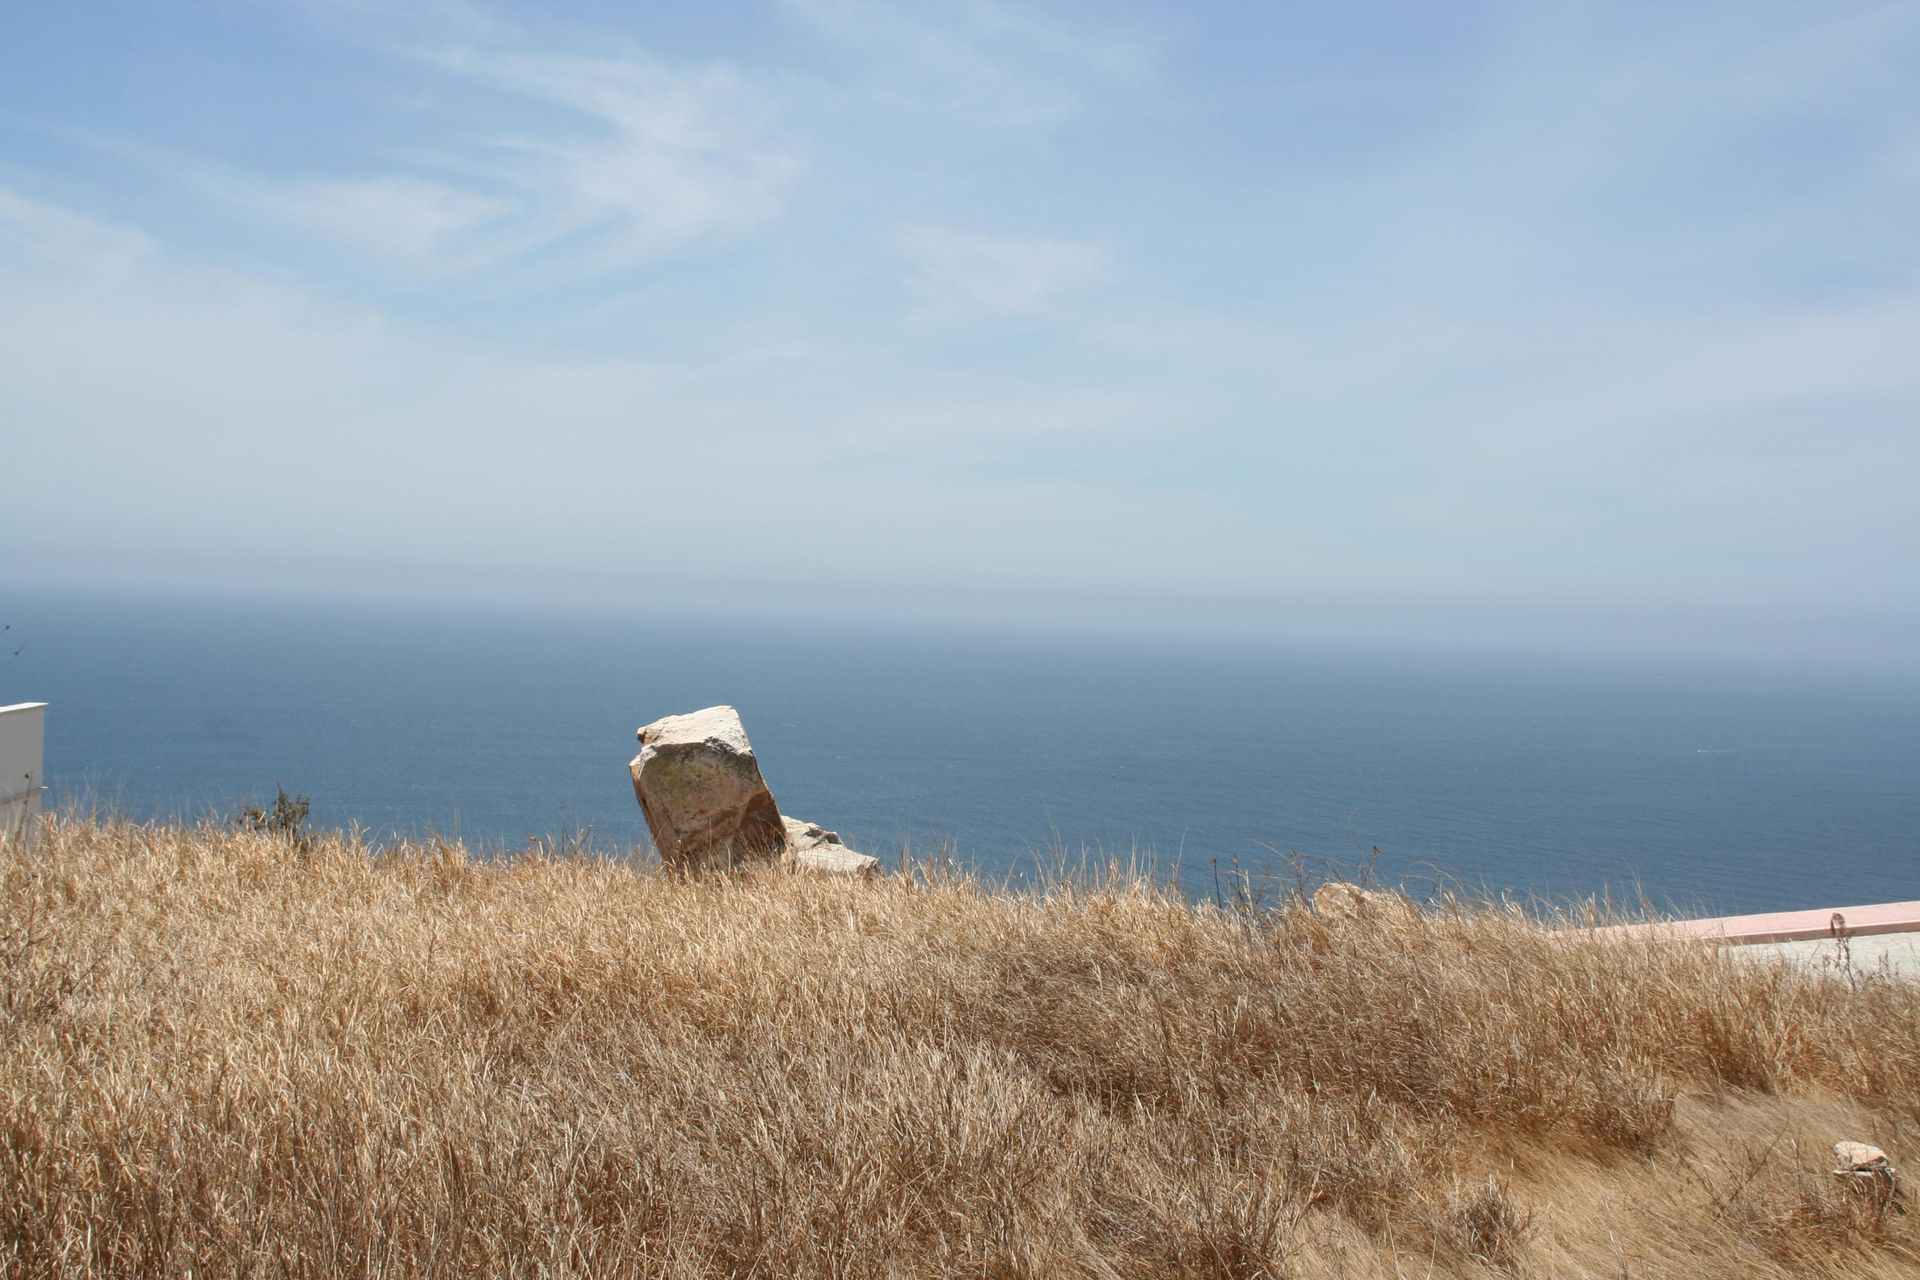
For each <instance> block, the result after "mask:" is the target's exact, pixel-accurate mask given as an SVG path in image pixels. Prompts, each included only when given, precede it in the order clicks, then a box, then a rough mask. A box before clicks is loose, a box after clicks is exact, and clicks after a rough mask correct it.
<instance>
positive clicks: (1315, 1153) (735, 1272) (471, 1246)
mask: <svg viewBox="0 0 1920 1280" xmlns="http://www.w3.org/2000/svg"><path fill="white" fill-rule="evenodd" d="M0 874H3V875H4V881H3V883H0V903H3V904H4V907H3V910H4V919H0V982H3V983H4V990H3V994H0V1273H4V1274H5V1275H6V1276H9V1277H34V1276H84V1275H96V1276H167V1277H173V1276H193V1277H196V1278H197V1280H200V1278H207V1277H222V1276H252V1277H265V1276H366V1277H376V1276H380V1277H411V1276H434V1275H438V1276H474V1275H500V1276H595V1277H601V1276H627V1275H635V1276H654V1275H659V1276H695V1275H699V1276H822V1277H836V1276H915V1277H918V1276H973V1275H979V1276H996V1277H1012V1276H1034V1277H1054V1276H1060V1277H1076V1276H1087V1277H1094V1276H1101V1277H1106V1276H1127V1277H1133V1276H1138V1277H1159V1276H1240V1277H1253V1276H1353V1277H1396V1276H1407V1277H1426V1276H1454V1275H1525V1276H1596V1277H1643V1276H1644V1277H1651V1276H1688V1277H1735V1276H1738V1277H1766V1276H1779V1277H1787V1276H1842V1275H1847V1276H1863V1275H1874V1276H1886V1275H1920V1229H1917V1228H1916V1222H1917V1220H1920V1206H1914V1207H1915V1208H1916V1212H1913V1213H1910V1212H1908V1211H1907V1210H1908V1208H1909V1207H1910V1202H1909V1201H1907V1200H1905V1199H1904V1198H1899V1197H1896V1198H1895V1199H1894V1200H1893V1201H1892V1202H1891V1203H1889V1202H1888V1201H1887V1200H1885V1199H1884V1198H1881V1197H1878V1196H1876V1195H1875V1194H1874V1193H1872V1192H1871V1191H1866V1190H1858V1189H1856V1188H1854V1187H1852V1186H1849V1185H1846V1184H1843V1183H1842V1182H1840V1181H1839V1180H1837V1179H1835V1178H1834V1177H1832V1176H1831V1175H1830V1174H1829V1173H1828V1172H1827V1170H1828V1169H1829V1168H1830V1167H1831V1160H1832V1157H1831V1152H1830V1148H1831V1145H1832V1143H1833V1142H1834V1141H1835V1140H1837V1139H1841V1138H1854V1139H1860V1140H1864V1141H1867V1142H1872V1143H1874V1144H1876V1145H1879V1146H1881V1147H1884V1148H1886V1150H1887V1151H1888V1152H1889V1153H1890V1154H1891V1155H1892V1156H1893V1158H1894V1161H1895V1163H1896V1164H1898V1163H1899V1162H1900V1161H1901V1160H1902V1158H1903V1157H1909V1158H1912V1159H1914V1160H1915V1161H1916V1166H1915V1167H1916V1169H1917V1170H1920V990H1916V988H1915V987H1914V986H1913V985H1910V984H1904V983H1902V982H1899V981H1896V980H1892V979H1889V978H1887V977H1885V976H1884V975H1874V974H1857V973H1849V972H1844V971H1841V972H1827V973H1819V972H1812V971H1808V970H1805V969H1802V970H1788V969H1781V968H1772V967H1767V966H1764V965H1754V964H1750V963H1745V962H1741V961H1738V960H1735V959H1730V958H1728V957H1726V956H1724V955H1720V954H1716V953H1714V952H1712V951H1709V950H1706V949H1703V948H1700V947H1697V946H1690V945H1686V944H1681V943H1660V942H1654V941H1637V942H1632V943H1613V944H1607V943H1601V942H1596V941H1593V940H1591V939H1583V938H1581V937H1579V936H1578V935H1577V934H1574V935H1568V934H1560V935H1557V936H1556V935H1555V934H1552V933H1549V932H1547V931H1545V930H1543V929H1541V928H1539V927H1538V926H1537V925H1536V924H1534V923H1532V922H1530V921H1528V920H1527V919H1526V918H1525V917H1523V916H1521V915H1520V914H1518V913H1517V912H1513V911H1510V910H1504V909H1500V908H1497V907H1493V906H1487V905H1479V906H1475V905H1471V904H1460V903H1444V904H1441V905H1440V906H1439V907H1437V908H1434V909H1430V910H1428V911H1427V912H1425V913H1423V914H1420V915H1419V916H1417V917H1413V918H1401V917H1400V916H1398V915H1397V914H1396V913H1394V912H1381V911H1376V912H1374V913H1372V914H1371V915H1368V916H1365V917H1362V918H1358V919H1351V920H1346V921H1336V920H1327V919H1323V918H1321V917H1318V916H1316V915H1314V914H1313V912H1312V911H1311V910H1310V909H1309V908H1308V906H1307V905H1306V904H1304V903H1303V902H1301V901H1299V900H1297V899H1290V900H1283V901H1278V902H1276V903H1274V904H1271V905H1270V906H1269V907H1266V908H1263V909H1260V910H1239V911H1236V910H1231V909H1221V908H1218V907H1211V906H1202V907H1198V908H1196V907H1193V906H1190V905H1188V904H1186V903H1184V902H1182V901H1181V900H1179V899H1177V898H1176V897H1174V896H1172V895H1170V894H1168V893H1166V892H1165V891H1162V890H1158V889H1155V888H1154V887H1152V886H1151V885H1148V884H1143V883H1140V882H1137V881H1136V882H1130V881H1128V880H1126V879H1125V878H1113V879H1110V880H1108V881H1107V882H1106V883H1104V884H1091V883H1088V882H1087V881H1086V880H1085V879H1082V880H1080V881H1079V882H1072V881H1062V882H1060V883H1058V884H1055V885H1054V886H1052V887H1051V888H1049V889H1046V890H1042V891H1035V892H1032V893H1027V894H1020V895H1015V894H1007V893H996V892H993V891H991V890H990V889H988V888H985V887H983V886H981V885H979V884H977V883H974V882H972V881H970V880H968V879H967V878H965V877H963V876H954V875H941V874H930V873H927V872H924V871H923V872H920V873H916V874H896V875H893V876H889V877H887V878H885V879H883V880H882V881H880V882H878V883H855V882H849V881H834V880H822V879H814V878H801V877H798V876H794V875H791V874H784V873H777V872H762V873H755V874H751V875H745V876H740V877H734V878H721V879H710V880H705V881H693V880H687V879H683V878H678V877H674V876H669V875H664V874H661V873H659V872H657V871H654V870H649V869H647V868H645V867H636V866H632V865H628V864H623V863H620V862H616V861H608V860H601V861H594V860H588V859H570V858H558V857H538V856H528V857H524V858H519V859H515V860H511V861H506V862H498V863H485V862H479V861H472V860H469V858H468V857H467V856H465V854H464V853H463V852H462V851H461V850H460V849H458V848H457V847H448V846H439V847H407V848H396V849H390V850H385V851H381V852H377V853H372V854H370V853H369V851H368V850H367V849H365V848H364V847H361V846H359V845H358V844H356V843H355V842H354V841H353V840H352V839H351V838H349V837H343V836H332V837H322V838H320V839H318V840H317V841H316V842H314V843H313V844H312V845H311V846H309V847H301V846H299V845H296V844H295V843H292V842H290V841H288V840H287V839H285V838H284V837H278V836H274V835H271V834H263V833H255V832H235V831H228V830H224V829H221V828H217V827H212V826H202V827H197V828H192V827H177V826H140V825H131V824H125V823H118V822H105V821H93V820H89V819H85V818H78V817H66V818H61V819H56V820H54V821H52V822H50V823H48V824H47V826H46V827H45V829H44V830H43V832H42V837H41V839H40V841H39V843H38V846H37V847H36V849H35V850H34V851H33V852H31V853H27V852H23V851H22V850H21V849H19V848H18V847H8V848H6V849H4V850H0Z"/></svg>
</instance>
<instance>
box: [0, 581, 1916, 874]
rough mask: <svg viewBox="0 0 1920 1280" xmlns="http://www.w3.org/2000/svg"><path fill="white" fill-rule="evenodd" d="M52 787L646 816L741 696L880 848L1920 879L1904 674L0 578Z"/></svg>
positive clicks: (226, 811) (539, 836) (813, 802)
mask: <svg viewBox="0 0 1920 1280" xmlns="http://www.w3.org/2000/svg"><path fill="white" fill-rule="evenodd" d="M0 607H4V608H5V609H6V610H7V616H6V617H5V618H0V621H9V622H11V623H12V625H13V627H14V630H13V632H11V633H10V636H12V637H14V638H16V639H17V640H18V641H19V642H21V643H24V645H25V648H24V650H23V651H22V653H21V654H20V656H19V657H18V658H17V659H15V660H14V661H13V662H12V663H11V664H10V665H8V666H7V667H6V668H5V669H4V670H0V703H5V702H14V701H28V700H33V701H46V702H48V703H50V704H51V706H50V709H49V712H48V717H47V743H46V770H47V779H48V782H49V785H50V786H51V788H52V797H51V799H52V802H53V803H54V804H56V805H60V804H79V805H82V806H88V807H95V808H100V809H110V810H114V811H117V812H120V813H124V814H127V815H130V816H134V817H138V818H199V817H207V816H212V817H221V816H225V815H230V814H232V813H233V812H234V811H235V810H236V809H237V808H238V806H239V805H241V804H243V803H247V802H254V803H258V802H262V801H267V800H270V799H271V798H272V796H273V794H274V791H275V788H276V786H284V787H285V788H286V789H287V790H288V791H289V792H293V793H303V794H307V795H309V796H311V797H312V802H313V817H312V822H313V823H314V824H316V825H322V826H344V825H346V824H349V823H353V822H357V823H359V824H361V825H362V826H363V827H364V828H365V829H366V831H367V833H368V835H369V837H370V838H372V839H375V840H385V839H390V838H392V837H394V836H396V835H419V834H427V833H436V832H437V833H441V834H446V835H456V836H458V837H460V838H462V839H464V840H465V841H466V842H467V843H468V844H469V846H470V847H473V848H476V849H481V850H485V851H489V852H499V851H510V850H514V849H519V848H523V847H525V846H526V845H527V844H528V842H529V841H532V840H557V841H559V842H562V843H565V842H567V841H569V840H572V841H574V842H579V841H581V840H583V839H584V840H586V841H588V842H590V843H591V845H592V846H593V847H595V848H599V849H605V850H613V851H629V850H631V849H633V848H634V847H635V846H636V845H637V844H639V843H640V842H642V841H643V840H644V839H645V837H646V831H645V826H644V823H643V822H642V821H641V818H640V812H639V809H638V807H637V805H636V804H635V802H634V798H633V791H632V787H631V784H630V782H629V780H628V776H627V771H626V765H627V761H628V759H629V758H630V757H631V756H632V755H633V754H634V752H635V750H636V749H637V748H636V744H635V742H634V731H635V729H636V728H637V727H638V726H639V725H640V724H642V723H645V722H647V721H649V720H652V719H655V718H656V717H659V716H662V715H667V714H671V713H675V712H681V711H688V710H692V709H694V708H697V707H702V706H708V705H712V704H714V703H722V702H724V703H731V704H733V705H734V706H736V707H738V708H739V710H740V713H741V715H742V717H743V719H744V721H745V723H746V726H747V730H748V732H749V734H750V735H751V737H752V739H753V742H754V745H755V748H756V750H757V751H758V753H759V756H760V760H761V767H762V769H763V771H764V772H765V774H766V777H767V780H768V782H769V784H770V785H771V786H772V788H773V791H774V794H775V796H776V797H777V798H778V800H779V801H780V805H781V808H782V809H783V810H784V811H785V812H787V813H789V814H793V815H796V816H799V817H803V818H806V819H809V820H811V821H815V822H819V823H821V824H823V825H825V826H828V827H831V828H833V829H835V830H838V831H839V832H841V834H842V835H843V836H844V837H845V838H846V839H847V841H848V842H849V843H850V844H852V845H854V846H855V847H857V848H860V849H863V850H865V851H867V852H871V853H876V854H878V855H880V856H881V857H882V858H883V859H887V860H891V859H892V858H893V857H894V856H895V855H897V854H898V853H899V852H900V851H901V850H902V849H903V848H905V849H909V850H911V851H915V852H919V853H933V852H936V851H939V850H947V851H950V852H951V853H953V854H954V855H956V856H957V857H958V858H959V859H960V860H961V861H962V862H966V863H971V864H973V865H975V866H977V867H978V868H979V869H980V870H981V871H982V872H984V873H985V874H987V875H989V876H993V877H1009V878H1013V879H1016V880H1017V879H1018V878H1019V877H1021V876H1023V875H1025V874H1028V873H1030V872H1031V871H1032V870H1033V869H1034V868H1036V867H1038V866H1042V865H1051V864H1053V863H1054V862H1056V861H1057V860H1058V859H1060V858H1062V857H1065V858H1066V859H1067V860H1068V861H1070V862H1074V861H1078V860H1079V859H1080V858H1081V857H1082V855H1085V856H1087V857H1089V858H1091V859H1092V860H1095V861H1102V860H1105V859H1107V858H1119V859H1122V860H1132V861H1134V862H1136V863H1138V864H1142V865H1150V866H1152V867H1153V868H1155V869H1156V870H1157V872H1158V874H1161V875H1164V876H1172V877H1176V878H1177V879H1178V880H1179V882H1180V884H1181V885H1182V886H1183V887H1184V888H1185V889H1186V890H1187V891H1188V892H1189V893H1191V894H1193V895H1194V896H1196V897H1202V898H1204V897H1210V896H1213V895H1215V894H1217V893H1220V892H1222V891H1223V886H1226V885H1229V884H1230V883H1232V880H1233V878H1234V877H1235V876H1238V875H1243V874H1244V875H1245V876H1248V877H1250V878H1251V879H1252V880H1253V882H1254V883H1255V884H1256V885H1258V884H1260V883H1263V882H1266V883H1290V882H1291V881H1292V879H1293V877H1294V876H1295V875H1296V873H1297V872H1299V871H1302V870H1304V871H1305V872H1306V873H1308V874H1311V875H1321V874H1329V873H1331V874H1353V873H1356V872H1357V871H1360V870H1365V869H1370V871H1371V874H1372V875H1374V876H1375V877H1376V878H1378V879H1382V880H1386V881H1388V882H1395V883H1399V882H1404V883H1406V884H1407V885H1408V886H1409V887H1410V888H1412V889H1413V890H1414V891H1415V892H1416V893H1425V892H1430V891H1432V890H1433V889H1434V888H1435V887H1437V886H1447V885H1455V886H1464V887H1466V888H1469V889H1472V890H1476V891H1480V890H1485V891H1492V892H1508V893H1516V894H1523V895H1542V896H1546V897H1549V898H1553V899H1558V900H1565V899H1567V898H1570V897H1579V896H1585V895H1590V894H1601V893H1610V894H1613V895H1615V896H1616V897H1626V898H1633V897H1635V896H1636V895H1638V894H1642V893H1644V894H1645V895H1647V896H1648V897H1649V898H1650V899H1651V900H1652V901H1653V902H1655V903H1656V904H1657V905H1660V906H1662V907H1664V908H1667V909H1673V910H1682V911H1687V912H1738V911H1761V910H1773V909H1784V908H1791V907H1803V906H1824V905H1841V904H1847V903H1853V902H1872V901H1884V900H1892V899H1908V898H1920V682H1916V680H1915V679H1914V677H1913V676H1912V675H1911V674H1907V675H1874V674H1872V673H1868V672H1855V673H1852V674H1844V675H1843V674H1833V673H1829V674H1824V675H1820V674H1813V673H1807V672H1787V671H1783V670H1777V669H1776V670H1772V671H1764V670H1748V671H1735V670H1715V669H1711V668H1707V667H1703V666H1699V665H1691V666H1674V667H1662V666H1661V665H1659V664H1657V663H1651V662H1638V663H1630V664H1629V663H1610V664H1609V663H1601V662H1597V661H1591V660H1589V661H1575V660H1571V659H1568V660H1562V661H1559V662H1550V661H1546V660H1537V661H1531V662H1525V661H1518V660H1515V659H1513V658H1511V657H1492V656H1485V657H1476V656H1475V655H1472V654H1459V655H1454V656H1450V657H1439V656H1434V655H1426V656H1412V655H1398V656H1396V655H1395V654H1393V653H1390V652H1386V651H1373V652H1367V653H1341V652H1337V651H1332V650H1324V649H1323V650H1305V649H1299V648H1282V647H1272V646H1261V645H1257V644H1253V643H1249V642H1238V643H1228V642H1220V643H1202V642H1195V641H1186V642H1182V641H1177V640H1171V639H1158V640H1147V639H1133V640H1123V639H1114V638H1091V637H1074V636H1070V635H1051V636H1039V635H1029V636H1024V637H1023V636H1017V635H1012V634H996V633H992V632H987V631H979V632H969V633H965V634H957V633H954V632H952V631H939V630H915V629H913V628H910V627H858V626H836V625H829V624H822V623H813V624H799V623H793V624H774V623H766V622H760V623H745V622H725V621H712V622H708V623H697V622H692V621H686V620H680V621H658V620H647V619H644V618H640V617H619V616H611V615H608V616H594V615H586V614H561V613H551V614H543V613H525V612H516V611H513V610H510V609H506V608H501V609H495V610H485V609H472V610H445V609H429V608H426V607H417V608H416V607H409V606H403V605H392V606H382V607H373V606H354V607H347V606H324V607H323V606H319V605H312V606H293V605H287V604H278V603H277V604H270V605H269V604H247V603H242V602H238V601H233V600H224V601H222V600H211V599H209V600H163V599H160V598H157V597H149V596H141V597H133V596H129V597H128V598H125V599H118V600H115V599H107V598H101V597H80V596H68V595H62V594H46V593H42V594H39V595H33V594H27V593H19V592H15V593H9V594H7V595H6V596H4V597H0Z"/></svg>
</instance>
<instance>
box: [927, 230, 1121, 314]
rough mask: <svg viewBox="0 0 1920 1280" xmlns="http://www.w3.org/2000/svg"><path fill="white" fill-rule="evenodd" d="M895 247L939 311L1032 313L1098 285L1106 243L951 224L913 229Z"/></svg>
mask: <svg viewBox="0 0 1920 1280" xmlns="http://www.w3.org/2000/svg"><path fill="white" fill-rule="evenodd" d="M898 247H899V251H900V253H901V256H902V257H903V259H904V260H905V264H906V268H907V281H908V283H909V284H910V285H911V286H912V287H913V289H914V290H915V291H916V292H917V293H918V294H919V295H920V296H921V297H922V299H923V300H924V301H926V302H927V303H928V304H930V305H932V306H934V307H935V308H937V309H948V308H954V307H960V308H966V309H979V310H984V311H991V312H1007V313H1019V314H1035V313H1039V312H1043V311H1046V310H1048V309H1049V308H1051V307H1054V306H1055V305H1057V304H1059V303H1062V302H1064V301H1066V300H1068V299H1070V298H1072V297H1073V296H1074V295H1076V294H1079V293H1081V292H1083V291H1085V290H1087V289H1089V288H1091V287H1093V286H1094V285H1097V284H1099V283H1100V282H1101V281H1102V280H1103V279H1105V278H1106V276H1107V275H1108V273H1109V270H1110V268H1111V265H1112V254H1111V251H1110V250H1109V249H1108V248H1107V246H1105V245H1103V244H1097V243H1092V242H1088V241H1081V240H1059V239H1052V238H1049V237H1044V236H1016V235H1003V234H996V233H992V232H985V231H968V230H961V229H957V228H952V227H908V228H906V229H904V230H903V231H901V232H900V234H899V237H898Z"/></svg>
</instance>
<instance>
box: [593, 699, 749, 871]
mask: <svg viewBox="0 0 1920 1280" xmlns="http://www.w3.org/2000/svg"><path fill="white" fill-rule="evenodd" d="M628 767H629V769H630V771H631V772H632V774H633V793H634V795H635V796H637V797H638V798H639V800H640V811H641V812H642V813H643V814H645V815H646V818H647V830H649V831H651V832H652V833H653V843H654V844H655V846H657V847H658V848H659V850H660V861H661V862H662V863H664V864H665V865H667V866H669V867H678V868H683V869H686V870H711V869H718V868H726V867H734V866H740V865H742V864H745V863H750V862H772V861H775V860H777V859H778V858H779V857H780V855H781V853H782V852H783V851H784V850H785V848H786V844H787V830H786V825H785V824H784V823H783V822H782V821H781V820H780V809H779V806H778V805H776V804H775V803H774V801H773V792H771V791H769V790H768V789H767V784H766V780H765V779H763V778H762V777H761V776H760V764H759V761H757V760H755V759H754V756H753V744H752V743H750V742H748V741H747V730H746V727H745V726H744V725H742V724H741V723H740V713H739V712H737V711H735V710H734V709H733V708H732V707H708V708H706V709H705V710H703V711H694V712H690V713H689V714H687V715H683V716H666V717H664V718H662V719H659V720H655V721H654V722H653V723H652V724H649V725H643V726H641V729H640V754H639V755H637V756H635V757H634V758H633V762H632V764H631V765H629V766H628Z"/></svg>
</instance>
